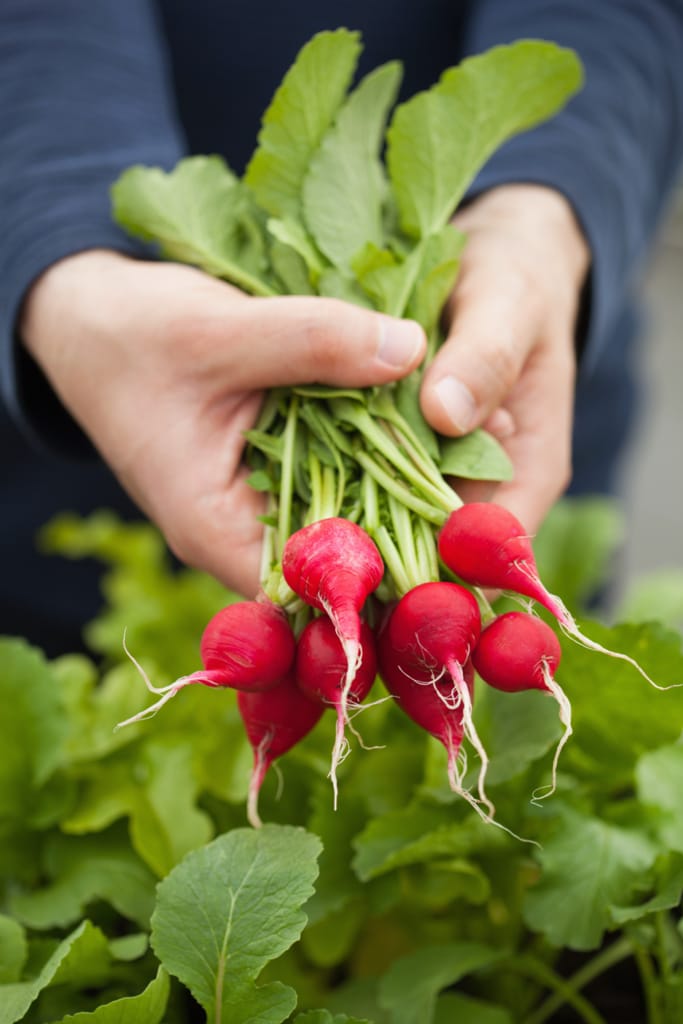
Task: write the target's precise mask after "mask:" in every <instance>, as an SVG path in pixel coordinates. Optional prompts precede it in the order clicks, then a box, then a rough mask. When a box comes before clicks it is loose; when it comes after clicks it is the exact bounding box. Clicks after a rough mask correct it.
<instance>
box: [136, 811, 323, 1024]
mask: <svg viewBox="0 0 683 1024" xmlns="http://www.w3.org/2000/svg"><path fill="white" fill-rule="evenodd" d="M319 853H320V841H319V840H318V839H317V838H316V837H315V836H313V835H311V834H310V833H307V832H305V831H304V830H303V829H299V828H292V827H288V826H275V825H266V826H264V827H263V828H262V829H259V830H249V829H236V830H234V831H232V832H229V833H227V834H226V835H223V836H219V838H218V839H215V840H214V841H213V842H212V843H209V844H208V845H207V846H205V847H203V848H202V849H200V850H195V851H194V852H192V853H190V854H188V856H187V857H186V858H185V859H184V860H183V861H182V862H181V863H180V864H179V865H178V866H177V867H176V868H174V869H173V871H171V873H170V874H169V875H168V877H167V878H165V879H164V880H163V881H162V882H161V883H160V885H159V888H158V896H157V908H156V910H155V912H154V916H153V919H152V945H153V948H154V951H155V952H156V954H157V956H158V957H159V959H160V960H161V962H162V964H163V965H164V966H165V967H166V969H167V970H168V971H169V972H170V973H171V974H173V975H175V976H177V977H178V978H179V979H180V980H181V981H182V982H183V983H184V984H185V985H187V987H188V988H189V989H190V991H191V992H192V994H193V995H194V997H195V999H196V1000H197V1001H198V1002H199V1003H200V1005H201V1006H202V1007H203V1008H204V1009H205V1011H206V1012H207V1014H209V1015H210V1016H211V1019H212V1020H215V1021H216V1022H217V1024H219V1022H224V1024H228V1022H229V1024H242V1022H244V1024H246V1022H248V1021H252V1022H255V1021H256V1020H258V1021H259V1022H260V1024H280V1022H281V1021H283V1020H284V1019H285V1018H286V1017H287V1015H288V1014H289V1013H291V1012H292V1010H293V1009H294V1006H295V1005H296V995H295V993H294V992H293V991H292V990H291V989H288V988H287V987H286V986H284V985H279V984H277V983H274V984H269V985H267V986H260V987H256V985H255V982H256V979H257V978H258V975H259V974H260V972H261V970H262V969H263V967H264V966H265V964H266V963H268V961H270V960H272V959H274V958H275V957H277V956H279V955H280V954H281V953H283V952H284V951H285V950H287V949H288V948H289V947H290V946H291V945H292V943H293V942H294V941H295V940H296V939H297V938H298V937H299V935H300V934H301V931H302V929H303V927H304V925H305V923H306V917H305V915H304V914H303V913H302V912H301V909H300V908H301V907H302V905H303V904H304V903H305V902H306V900H307V899H308V898H309V897H310V896H311V893H312V891H313V882H314V880H315V877H316V875H317V858H318V855H319ZM259 1014H260V1016H259Z"/></svg>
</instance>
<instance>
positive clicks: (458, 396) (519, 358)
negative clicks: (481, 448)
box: [421, 268, 538, 436]
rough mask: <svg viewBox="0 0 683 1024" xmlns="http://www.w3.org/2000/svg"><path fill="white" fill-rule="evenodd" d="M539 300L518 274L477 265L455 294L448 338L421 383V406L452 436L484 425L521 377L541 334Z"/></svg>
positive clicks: (433, 422)
mask: <svg viewBox="0 0 683 1024" xmlns="http://www.w3.org/2000/svg"><path fill="white" fill-rule="evenodd" d="M534 306H535V303H534V302H533V301H532V300H531V299H530V298H529V296H528V295H526V294H525V287H524V284H523V283H522V282H520V281H519V279H517V278H516V275H514V274H510V272H509V271H508V272H507V275H506V276H505V279H504V280H503V279H502V278H501V277H500V275H496V276H495V277H492V274H491V272H490V271H489V270H488V269H487V268H481V269H479V268H477V269H476V270H475V269H473V270H472V271H471V272H470V273H469V274H468V276H467V278H463V279H462V281H461V285H459V286H458V288H457V290H456V292H455V294H454V298H453V306H452V308H453V312H454V315H453V319H452V322H451V327H450V331H449V334H448V337H447V338H446V341H445V342H444V344H443V345H442V347H441V348H440V350H439V352H438V353H437V355H436V357H435V358H434V360H433V362H432V363H431V365H430V366H429V368H428V369H427V371H426V373H425V376H424V379H423V382H422V393H421V401H422V409H423V412H424V415H425V417H426V419H427V420H428V421H429V423H430V424H431V426H432V427H434V429H435V430H437V431H439V432H440V433H442V434H446V435H448V436H453V435H459V434H466V433H468V432H469V431H470V430H473V429H474V428H475V427H477V426H481V425H482V424H483V423H484V422H485V421H486V420H487V419H488V417H489V416H490V415H491V414H492V413H493V412H494V411H495V410H496V409H498V407H499V406H500V405H501V404H502V403H503V401H504V399H505V398H506V396H507V395H508V393H509V392H510V391H511V390H512V388H513V387H514V385H515V383H516V382H517V380H518V378H519V376H520V374H521V372H522V368H523V366H524V364H525V362H526V360H527V358H528V356H529V353H530V351H531V349H532V347H533V345H534V343H535V341H536V338H537V334H538V331H537V323H536V321H537V319H538V316H537V314H535V312H534Z"/></svg>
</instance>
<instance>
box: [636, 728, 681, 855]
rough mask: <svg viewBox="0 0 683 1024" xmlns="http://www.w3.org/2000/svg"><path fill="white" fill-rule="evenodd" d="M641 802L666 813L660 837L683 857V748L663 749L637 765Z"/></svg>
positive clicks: (660, 825) (645, 756) (665, 844)
mask: <svg viewBox="0 0 683 1024" xmlns="http://www.w3.org/2000/svg"><path fill="white" fill-rule="evenodd" d="M636 786H637V791H638V798H639V799H640V801H641V803H643V804H646V805H647V806H648V807H656V808H658V809H659V810H660V811H661V812H662V818H661V821H660V822H659V823H658V829H657V830H658V833H659V835H660V837H661V839H662V842H663V844H664V846H665V848H667V849H669V850H678V851H679V852H680V853H683V800H682V799H681V794H682V793H683V746H681V745H680V743H678V744H675V745H672V746H667V747H660V748H659V749H658V750H652V751H651V752H650V753H648V754H644V755H643V756H642V757H641V758H640V760H639V761H638V764H637V765H636Z"/></svg>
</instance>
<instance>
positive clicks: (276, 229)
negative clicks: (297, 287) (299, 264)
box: [268, 217, 327, 295]
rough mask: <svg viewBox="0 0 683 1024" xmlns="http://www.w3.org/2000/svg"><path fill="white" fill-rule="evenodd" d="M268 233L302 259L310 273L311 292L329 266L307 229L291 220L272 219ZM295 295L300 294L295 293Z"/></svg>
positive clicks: (309, 284)
mask: <svg viewBox="0 0 683 1024" xmlns="http://www.w3.org/2000/svg"><path fill="white" fill-rule="evenodd" d="M268 231H269V232H270V234H271V235H272V236H273V238H274V239H276V241H278V242H280V243H281V244H282V245H286V246H287V247H288V248H290V249H293V250H294V252H295V253H297V255H298V256H300V257H301V259H302V260H303V262H304V264H305V266H306V269H307V271H308V284H307V290H310V288H311V282H312V283H313V284H315V283H316V282H317V280H318V278H319V277H320V275H321V274H322V272H323V271H324V270H325V268H326V266H327V264H326V262H325V258H324V257H323V255H322V253H320V252H319V251H318V249H316V246H315V242H314V241H313V239H312V238H311V236H310V235H309V234H308V232H307V230H306V228H305V227H304V226H303V224H300V223H299V222H298V221H295V220H291V218H284V219H278V218H277V217H271V218H270V220H269V221H268ZM293 294H295V295H296V294H298V293H297V292H296V291H295V292H293ZM304 294H305V293H304Z"/></svg>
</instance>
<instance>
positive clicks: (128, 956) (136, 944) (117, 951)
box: [109, 932, 149, 963]
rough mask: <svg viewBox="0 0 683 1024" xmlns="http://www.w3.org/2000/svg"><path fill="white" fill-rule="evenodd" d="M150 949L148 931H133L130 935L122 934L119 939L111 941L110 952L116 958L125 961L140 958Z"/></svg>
mask: <svg viewBox="0 0 683 1024" xmlns="http://www.w3.org/2000/svg"><path fill="white" fill-rule="evenodd" d="M148 949H149V936H148V935H147V933H146V932H132V933H131V934H130V935H120V936H119V937H118V938H117V939H110V941H109V952H110V953H111V955H112V956H113V958H114V960H121V961H122V962H123V963H127V962H129V961H131V960H139V959H140V957H142V956H144V955H145V953H146V952H147V950H148Z"/></svg>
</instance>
